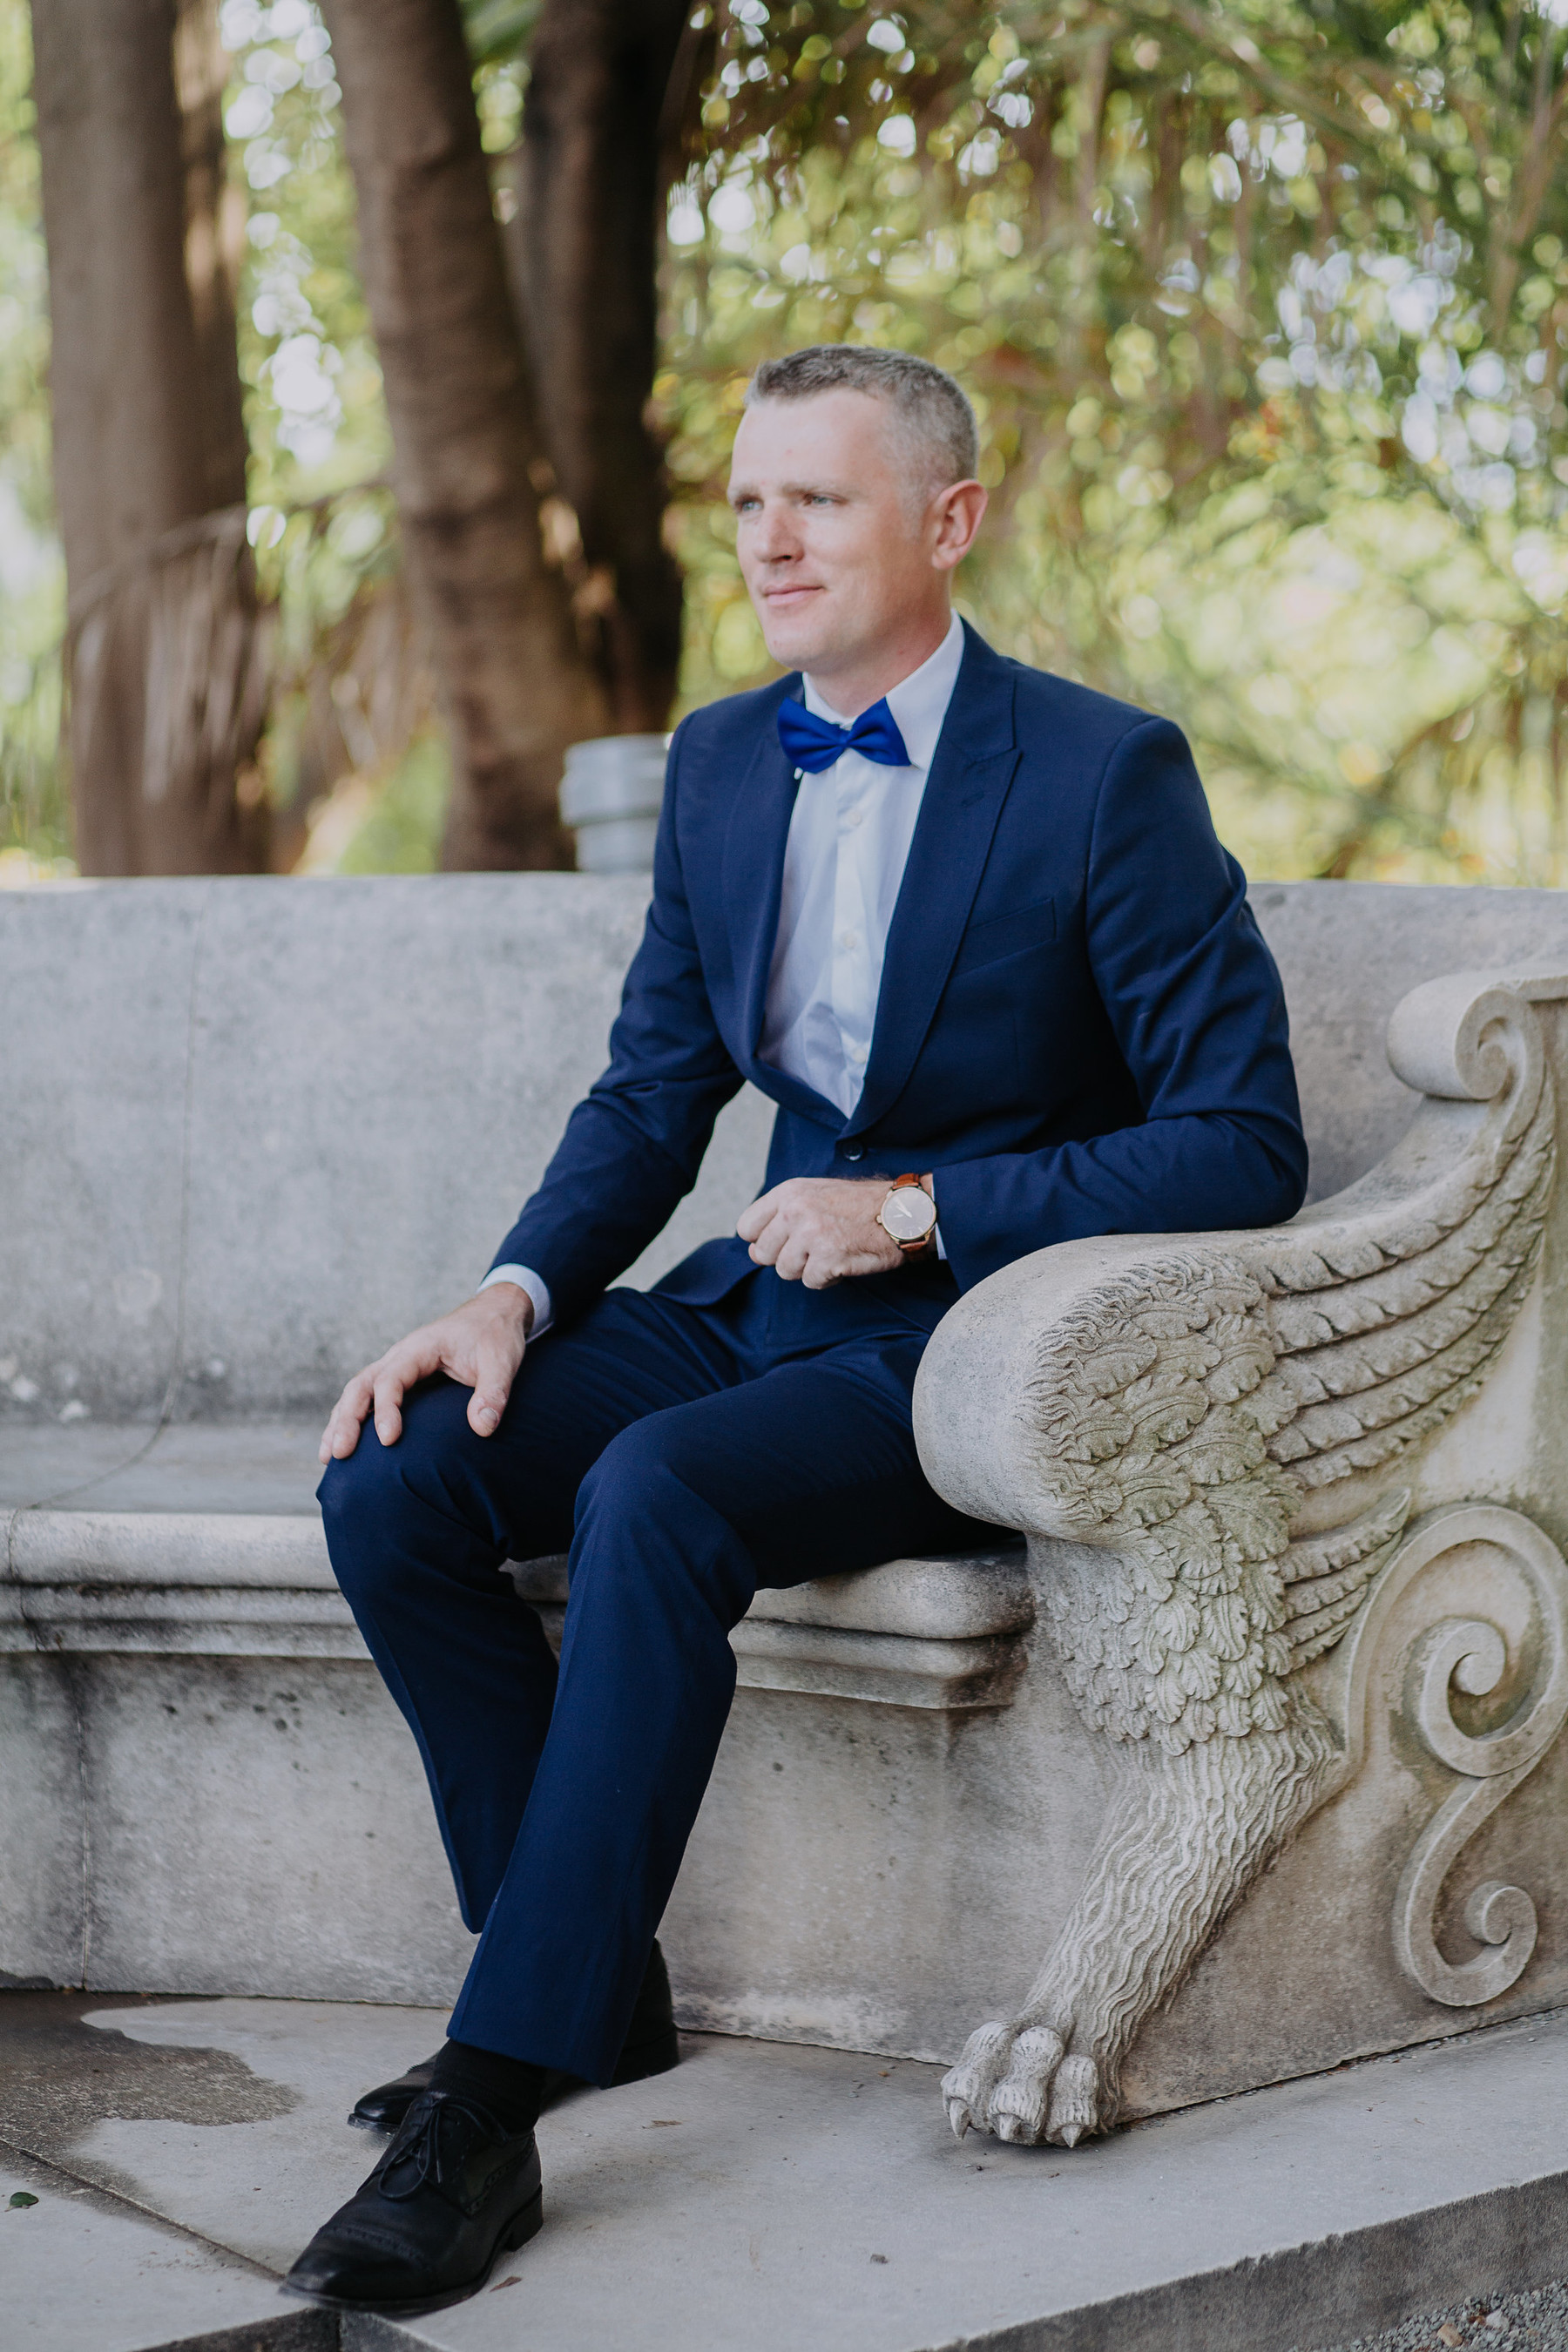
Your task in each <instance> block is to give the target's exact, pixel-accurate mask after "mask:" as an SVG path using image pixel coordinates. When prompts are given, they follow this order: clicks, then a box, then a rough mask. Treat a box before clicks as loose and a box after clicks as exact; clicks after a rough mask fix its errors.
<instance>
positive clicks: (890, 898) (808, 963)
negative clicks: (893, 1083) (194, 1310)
mask: <svg viewBox="0 0 1568 2352" xmlns="http://www.w3.org/2000/svg"><path fill="white" fill-rule="evenodd" d="M962 661H963V623H962V622H961V621H960V620H959V617H958V615H957V614H956V613H955V614H953V616H952V624H951V625H950V627H949V629H948V632H947V635H946V636H945V637H943V639H942V643H941V645H940V646H938V647H937V649H936V651H935V653H934V654H932V655H931V657H930V659H929V660H927V661H923V662H922V663H921V666H920V667H919V669H917V670H912V671H911V672H910V676H909V677H906V678H904V679H902V680H901V681H900V684H899V685H897V686H895V687H893V688H890V689H889V694H888V698H887V699H888V708H889V710H890V711H891V712H892V714H893V718H894V719H895V721H896V723H897V725H898V730H899V732H900V735H901V736H902V737H903V739H904V748H905V750H906V751H908V753H909V755H910V764H909V766H908V767H907V768H889V767H884V766H883V765H882V764H881V763H880V762H879V761H876V760H868V759H865V758H863V757H862V755H861V754H860V753H859V752H858V751H846V752H845V753H844V755H843V757H842V758H841V759H838V760H836V761H834V763H833V765H832V767H831V768H824V769H823V770H822V772H821V773H820V774H818V775H815V776H814V775H811V774H809V773H808V772H805V771H804V770H797V771H796V777H797V789H796V792H795V813H794V814H793V815H792V817H791V818H790V827H789V839H788V841H787V842H786V844H785V845H784V883H783V887H782V890H781V893H780V897H779V924H778V931H777V934H776V937H775V940H774V943H773V963H772V965H771V966H770V968H769V971H768V989H767V999H766V1005H765V1009H764V1012H763V1034H762V1041H761V1043H760V1045H759V1046H758V1048H757V1053H758V1058H759V1059H760V1060H761V1061H763V1062H766V1063H768V1064H770V1065H771V1066H772V1067H773V1069H775V1070H782V1071H783V1072H784V1075H785V1076H786V1077H792V1078H798V1079H799V1080H800V1081H801V1082H802V1084H803V1085H805V1086H808V1087H812V1088H813V1089H814V1090H815V1091H816V1093H817V1094H819V1095H821V1096H823V1097H824V1098H825V1099H826V1101H828V1102H830V1103H833V1104H834V1105H835V1106H836V1107H837V1108H838V1109H839V1110H841V1111H842V1112H843V1113H844V1115H845V1117H846V1118H847V1117H848V1115H849V1113H850V1112H851V1111H852V1110H853V1109H854V1108H855V1106H856V1104H857V1103H858V1101H859V1099H860V1090H861V1087H863V1086H864V1085H865V1082H866V1063H867V1059H868V1055H869V1054H870V1051H871V1032H872V1029H873V1027H874V1026H875V1024H876V1019H877V998H878V995H879V992H880V989H881V985H882V960H883V957H884V956H885V954H886V952H887V946H888V927H889V924H890V923H891V921H892V919H893V908H894V907H895V906H896V904H897V903H898V897H899V886H900V883H901V882H902V880H903V878H904V866H905V863H906V861H907V860H908V857H909V854H910V842H911V841H912V840H913V839H914V832H915V823H916V820H917V819H918V817H919V815H920V813H921V801H922V800H923V799H924V797H925V788H926V778H927V776H928V775H929V774H930V772H931V760H932V758H933V757H934V755H935V752H936V746H937V739H938V737H939V736H940V735H941V733H942V721H943V719H945V718H946V717H947V706H948V704H949V703H950V702H951V701H952V689H953V688H954V687H955V686H956V685H957V683H958V672H959V666H960V664H961V663H962ZM805 707H806V709H808V710H811V711H815V712H816V715H817V717H818V718H819V719H831V720H832V721H833V722H834V723H835V725H837V726H841V727H842V726H847V725H848V724H849V720H848V719H847V718H846V717H845V715H844V713H843V712H842V711H839V710H835V709H834V708H833V705H832V704H831V703H830V702H829V701H828V699H827V698H826V695H825V694H824V693H823V692H822V691H821V689H820V688H818V687H817V685H816V682H815V680H814V679H813V678H812V677H810V675H809V674H808V675H807V676H806V677H805ZM937 1246H938V1249H939V1250H940V1249H941V1246H942V1240H941V1235H940V1234H939V1235H938V1236H937ZM493 1282H515V1283H517V1284H519V1285H520V1286H521V1288H522V1289H524V1290H526V1291H527V1293H528V1295H529V1297H531V1299H532V1301H533V1328H532V1332H531V1337H533V1338H534V1339H538V1338H540V1337H542V1334H543V1332H544V1330H545V1328H547V1326H548V1324H549V1322H550V1318H551V1300H550V1291H549V1286H548V1285H547V1284H545V1283H544V1282H543V1281H542V1279H541V1277H540V1276H538V1275H537V1274H536V1273H535V1272H534V1271H533V1268H532V1267H531V1266H526V1265H498V1266H496V1267H495V1268H494V1269H493V1271H492V1272H491V1273H489V1274H488V1275H487V1276H486V1277H485V1279H484V1281H483V1282H482V1283H481V1284H480V1286H479V1287H480V1288H481V1289H483V1290H488V1289H489V1286H490V1284H491V1283H493Z"/></svg>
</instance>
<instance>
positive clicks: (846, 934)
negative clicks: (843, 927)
mask: <svg viewBox="0 0 1568 2352" xmlns="http://www.w3.org/2000/svg"><path fill="white" fill-rule="evenodd" d="M838 944H839V946H840V947H841V948H844V949H846V950H849V949H853V948H858V946H859V944H860V937H859V933H858V931H840V933H839V934H838Z"/></svg>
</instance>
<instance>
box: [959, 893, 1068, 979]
mask: <svg viewBox="0 0 1568 2352" xmlns="http://www.w3.org/2000/svg"><path fill="white" fill-rule="evenodd" d="M1056 936H1057V908H1056V901H1055V899H1054V898H1037V899H1035V900H1034V901H1033V903H1032V904H1031V905H1029V906H1027V907H1015V908H1013V909H1012V910H1011V912H1010V913H1007V914H1005V915H988V916H987V917H986V918H985V919H984V922H980V923H971V924H970V926H969V929H967V931H965V933H964V935H963V945H962V946H961V947H960V949H959V950H958V954H957V956H956V957H955V958H954V961H953V966H952V977H953V978H954V980H957V979H959V978H961V977H962V976H963V974H964V973H965V972H971V971H981V970H982V969H983V968H984V966H985V965H986V964H993V963H1001V962H1002V961H1004V960H1005V958H1006V957H1007V956H1016V955H1023V954H1025V953H1026V951H1027V950H1029V949H1030V948H1046V947H1049V946H1050V945H1051V944H1052V943H1053V941H1054V940H1055V939H1056Z"/></svg>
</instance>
